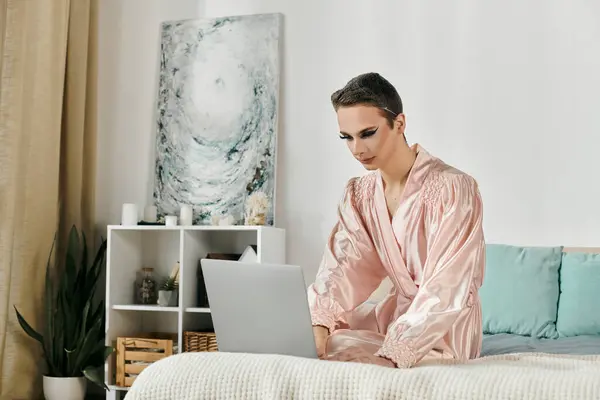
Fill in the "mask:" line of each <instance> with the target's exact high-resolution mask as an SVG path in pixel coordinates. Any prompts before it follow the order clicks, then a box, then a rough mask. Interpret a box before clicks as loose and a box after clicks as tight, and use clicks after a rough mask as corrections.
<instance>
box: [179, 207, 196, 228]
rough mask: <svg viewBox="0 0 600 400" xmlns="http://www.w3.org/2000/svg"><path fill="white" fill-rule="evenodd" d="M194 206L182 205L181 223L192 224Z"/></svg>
mask: <svg viewBox="0 0 600 400" xmlns="http://www.w3.org/2000/svg"><path fill="white" fill-rule="evenodd" d="M193 214H194V213H193V211H192V207H191V206H188V205H187V204H186V205H183V206H181V210H180V212H179V223H180V224H181V225H192V221H193V219H194V215H193Z"/></svg>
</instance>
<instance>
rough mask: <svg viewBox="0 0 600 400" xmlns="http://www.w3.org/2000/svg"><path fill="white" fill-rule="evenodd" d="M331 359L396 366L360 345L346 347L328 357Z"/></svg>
mask: <svg viewBox="0 0 600 400" xmlns="http://www.w3.org/2000/svg"><path fill="white" fill-rule="evenodd" d="M328 360H331V361H343V362H357V363H362V364H373V365H380V366H382V367H389V368H396V364H394V362H393V361H391V360H388V359H387V358H383V357H379V356H376V355H374V354H371V353H369V352H367V351H366V350H364V349H363V348H361V347H348V348H347V349H345V350H342V351H340V352H339V353H336V354H334V355H333V356H331V357H329V358H328Z"/></svg>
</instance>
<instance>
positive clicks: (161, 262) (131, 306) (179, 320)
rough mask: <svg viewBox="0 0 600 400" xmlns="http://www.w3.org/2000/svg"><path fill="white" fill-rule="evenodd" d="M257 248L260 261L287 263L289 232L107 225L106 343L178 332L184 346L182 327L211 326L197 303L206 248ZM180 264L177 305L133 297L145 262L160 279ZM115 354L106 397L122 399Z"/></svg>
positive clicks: (107, 374)
mask: <svg viewBox="0 0 600 400" xmlns="http://www.w3.org/2000/svg"><path fill="white" fill-rule="evenodd" d="M249 245H255V246H256V247H257V255H258V262H260V263H285V231H284V230H283V229H280V228H274V227H266V226H202V225H194V226H174V227H166V226H147V225H139V226H121V225H109V226H108V248H107V263H106V343H107V345H114V344H115V341H116V339H117V337H119V336H129V335H136V334H140V333H144V332H162V333H172V334H176V335H177V339H178V340H177V344H178V348H177V351H178V352H182V351H183V348H182V347H183V346H182V343H183V342H182V339H183V332H184V331H187V330H192V331H193V330H203V329H206V328H210V327H211V325H212V321H211V319H210V309H208V308H202V307H198V306H197V303H196V295H197V277H196V274H197V268H198V265H199V261H200V260H201V259H203V258H205V257H206V256H207V254H208V253H238V254H241V253H242V252H243V251H244V249H246V247H247V246H249ZM178 261H179V263H180V273H179V305H178V306H177V307H160V306H158V305H156V306H154V305H138V304H135V302H134V294H135V289H134V286H135V280H136V277H137V274H138V273H139V272H140V271H141V269H142V268H144V267H151V268H154V277H155V278H156V279H157V282H158V281H159V280H160V279H161V278H163V277H166V276H168V275H169V274H170V273H171V270H172V268H173V266H174V265H175V264H176V262H178ZM114 365H115V357H114V355H113V356H112V357H110V358H109V359H108V361H107V363H106V366H105V381H106V384H107V385H108V386H109V388H110V389H111V390H110V391H108V392H107V394H106V398H107V400H109V399H110V400H115V399H119V398H120V396H121V394H123V393H124V392H125V391H126V390H127V388H120V387H117V386H115V376H114V371H115V368H114Z"/></svg>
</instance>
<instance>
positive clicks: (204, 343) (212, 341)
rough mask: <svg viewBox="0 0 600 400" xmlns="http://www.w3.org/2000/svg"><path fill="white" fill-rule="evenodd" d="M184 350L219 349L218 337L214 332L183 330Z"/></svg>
mask: <svg viewBox="0 0 600 400" xmlns="http://www.w3.org/2000/svg"><path fill="white" fill-rule="evenodd" d="M183 351H185V352H201V351H219V349H218V347H217V337H216V336H215V334H214V333H212V332H191V331H185V332H183Z"/></svg>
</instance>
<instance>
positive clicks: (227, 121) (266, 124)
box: [154, 14, 281, 225]
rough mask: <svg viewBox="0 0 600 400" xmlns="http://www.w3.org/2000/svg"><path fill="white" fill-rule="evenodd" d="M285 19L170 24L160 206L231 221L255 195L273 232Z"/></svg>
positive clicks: (201, 220)
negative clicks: (263, 200) (264, 206)
mask: <svg viewBox="0 0 600 400" xmlns="http://www.w3.org/2000/svg"><path fill="white" fill-rule="evenodd" d="M280 24H281V14H259V15H247V16H234V17H223V18H213V19H200V20H185V21H172V22H165V23H163V24H162V29H161V51H160V77H159V89H158V115H157V139H156V164H155V174H154V182H155V185H154V201H155V204H156V206H157V209H158V213H159V215H162V216H164V215H169V214H171V215H177V214H178V211H179V209H180V208H181V206H182V205H183V204H187V205H190V206H192V208H193V210H194V223H195V224H201V225H206V224H210V223H211V220H213V219H214V217H215V216H217V217H224V216H233V217H234V218H235V223H236V224H243V223H244V212H245V210H244V204H245V201H246V199H247V198H248V197H249V196H250V195H252V194H255V193H259V194H260V195H261V196H263V197H266V198H267V199H268V200H269V208H268V210H267V213H266V222H265V223H266V224H267V225H273V224H274V205H275V163H276V160H275V152H276V139H277V130H278V129H277V120H278V104H279V75H280V69H279V54H280V53H279V41H280Z"/></svg>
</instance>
